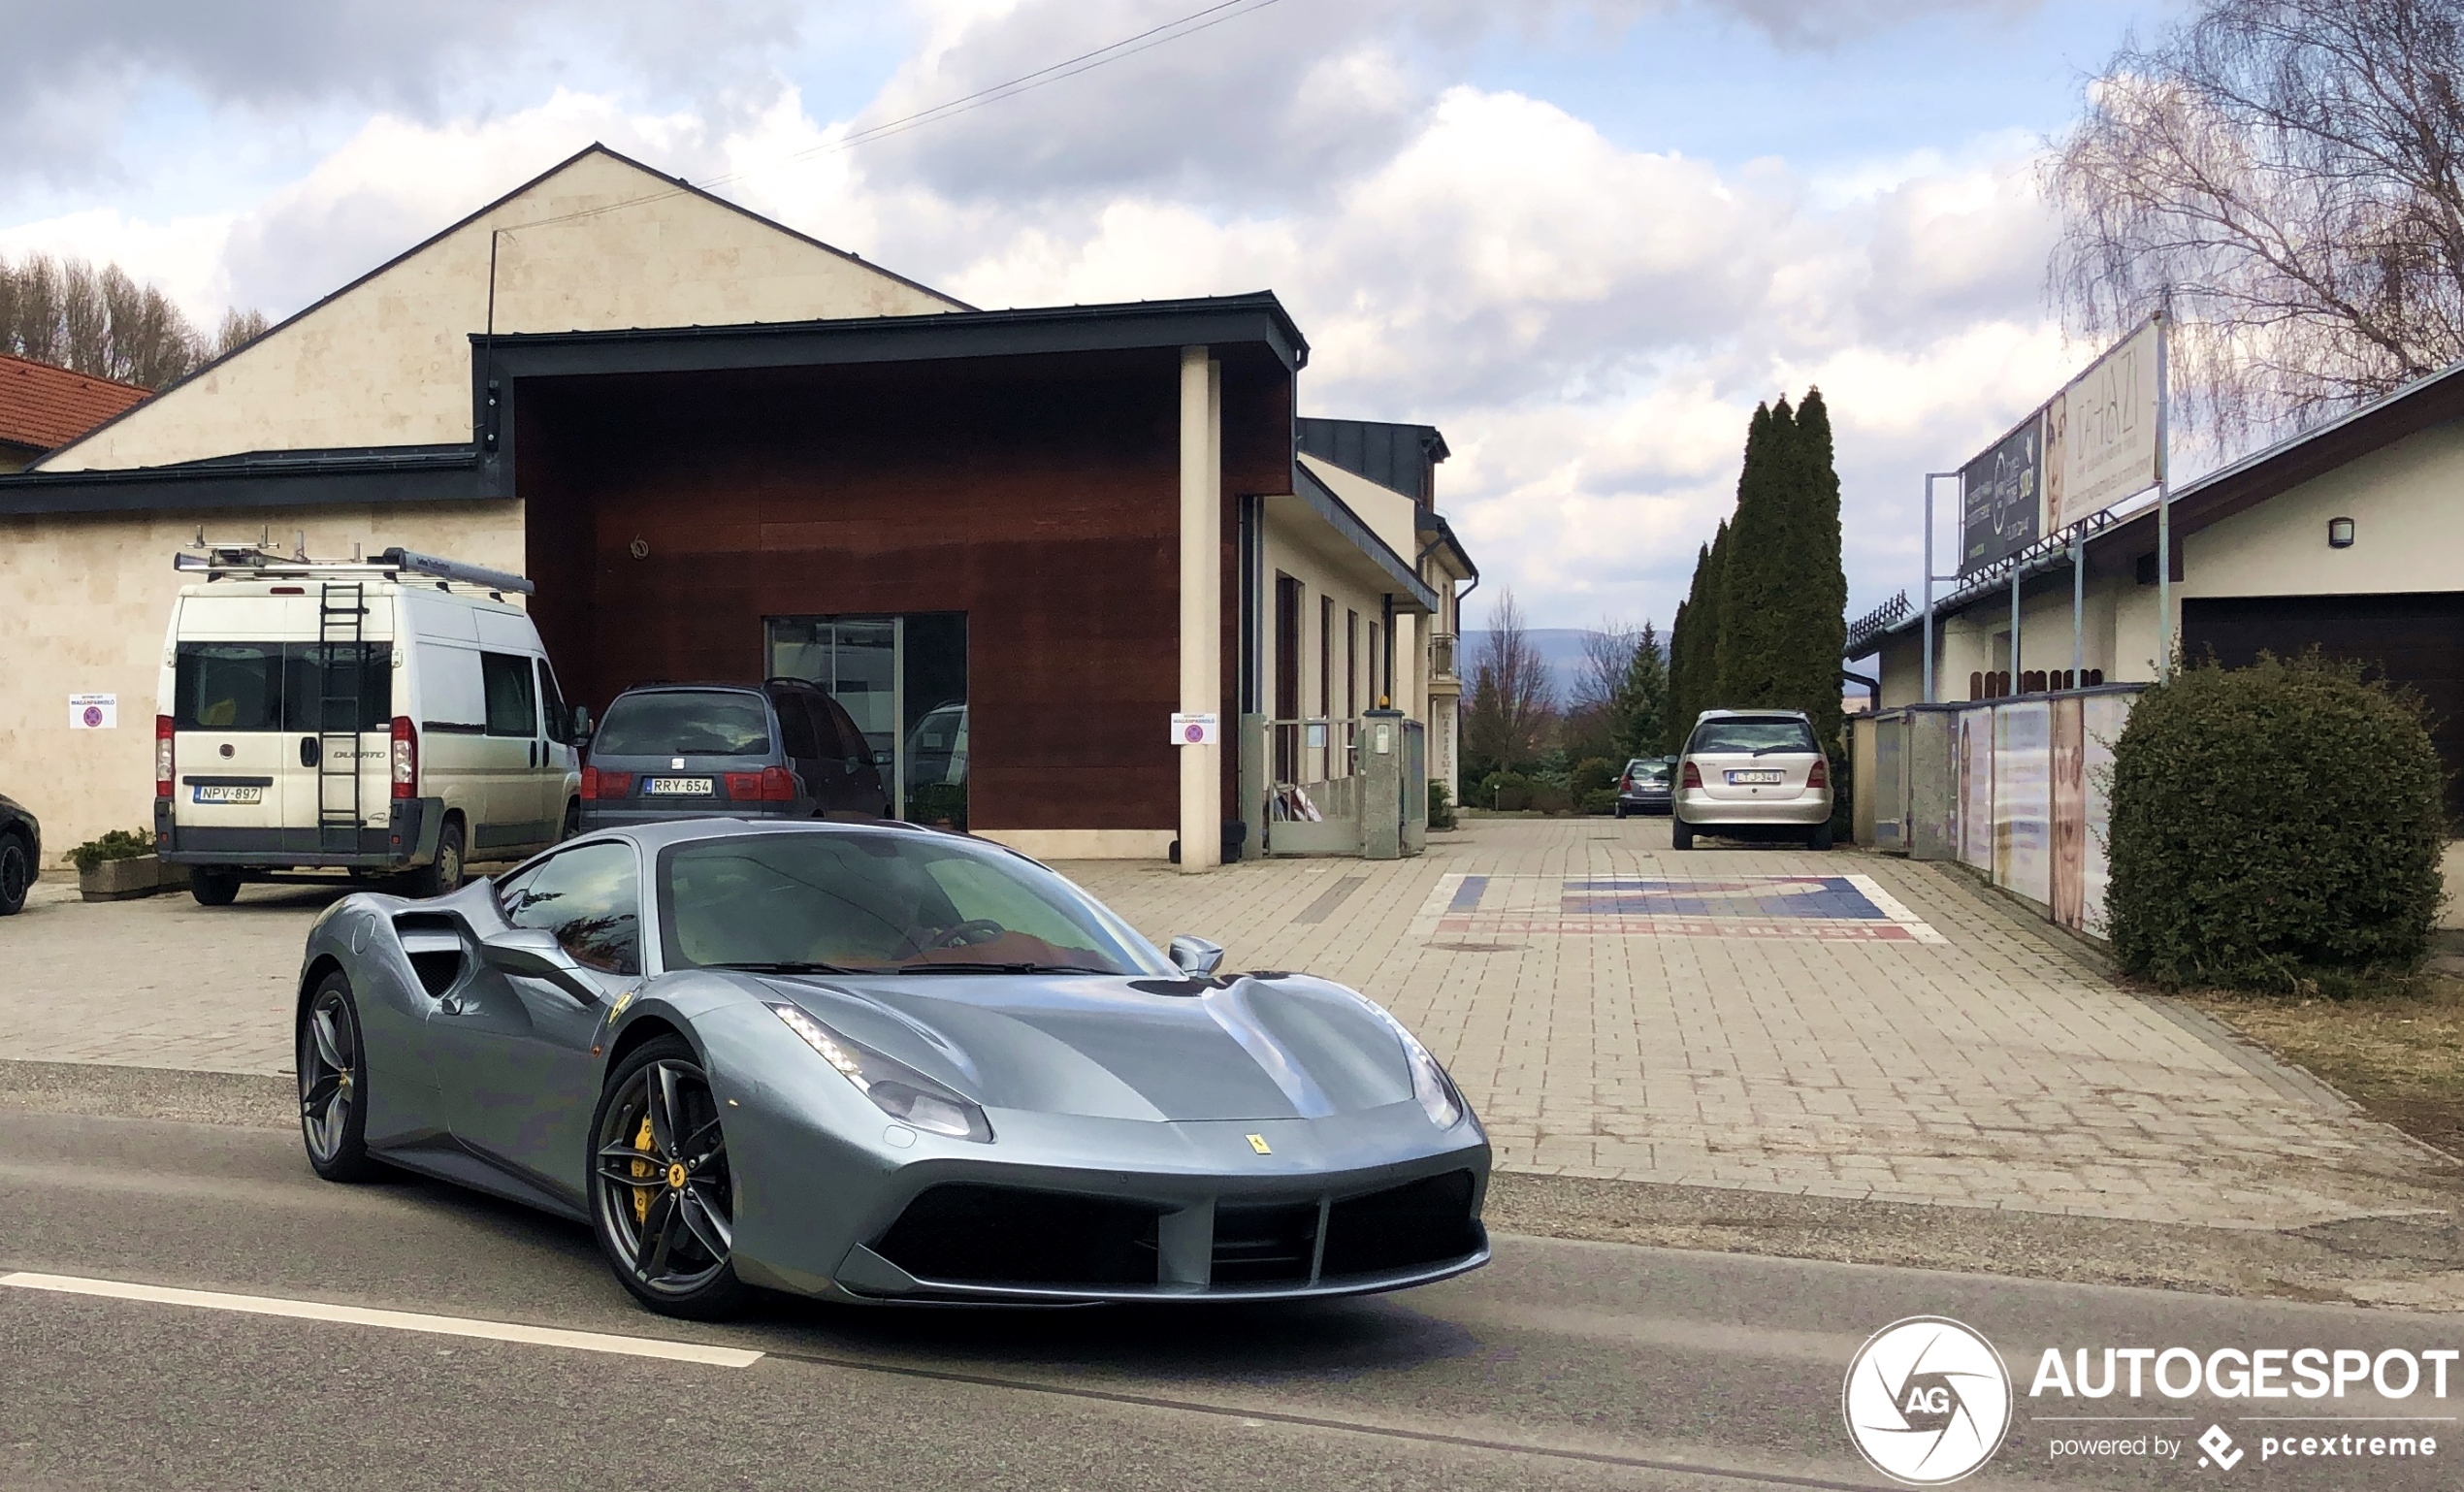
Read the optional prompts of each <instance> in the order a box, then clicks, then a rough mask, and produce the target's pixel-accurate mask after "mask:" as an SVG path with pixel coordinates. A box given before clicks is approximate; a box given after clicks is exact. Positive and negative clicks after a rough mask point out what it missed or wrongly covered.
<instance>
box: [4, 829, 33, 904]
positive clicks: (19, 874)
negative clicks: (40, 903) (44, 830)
mask: <svg viewBox="0 0 2464 1492" xmlns="http://www.w3.org/2000/svg"><path fill="white" fill-rule="evenodd" d="M33 885H34V857H33V856H32V855H31V854H28V853H27V851H26V846H25V836H24V835H22V834H0V917H7V916H8V915H10V914H11V913H13V912H15V911H16V910H17V909H18V908H19V907H22V906H24V905H25V893H26V890H27V889H28V888H29V887H31V886H33Z"/></svg>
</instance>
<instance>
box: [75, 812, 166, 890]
mask: <svg viewBox="0 0 2464 1492" xmlns="http://www.w3.org/2000/svg"><path fill="white" fill-rule="evenodd" d="M69 859H70V860H71V861H73V862H74V863H75V864H76V865H77V888H78V892H79V894H81V895H82V896H83V897H84V898H85V899H86V900H88V901H125V900H127V899H128V898H129V897H131V896H150V895H152V894H153V893H154V892H158V891H160V890H162V888H163V862H162V861H161V860H157V859H155V858H154V836H153V833H152V832H151V831H150V830H147V829H142V828H141V829H121V828H115V829H113V830H112V831H111V832H109V833H107V834H105V835H103V836H102V837H101V838H100V839H89V840H87V841H85V843H83V844H81V845H79V846H78V847H77V848H76V849H74V850H71V851H70V852H69Z"/></svg>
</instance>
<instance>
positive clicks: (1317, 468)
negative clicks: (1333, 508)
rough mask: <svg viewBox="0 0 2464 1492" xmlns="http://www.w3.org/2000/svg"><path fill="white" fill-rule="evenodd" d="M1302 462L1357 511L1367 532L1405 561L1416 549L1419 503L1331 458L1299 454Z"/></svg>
mask: <svg viewBox="0 0 2464 1492" xmlns="http://www.w3.org/2000/svg"><path fill="white" fill-rule="evenodd" d="M1300 462H1301V465H1302V466H1305V467H1307V468H1309V470H1310V471H1311V473H1312V474H1313V475H1314V476H1315V477H1316V478H1317V479H1318V480H1319V481H1321V482H1324V483H1325V484H1326V488H1327V490H1328V491H1330V492H1332V493H1333V494H1334V495H1335V496H1337V497H1339V498H1341V499H1343V500H1344V505H1345V506H1346V507H1348V508H1350V509H1351V510H1352V511H1353V512H1355V513H1357V514H1359V515H1360V521H1361V522H1362V523H1365V524H1367V525H1368V526H1369V532H1370V533H1372V534H1375V535H1378V537H1379V538H1382V539H1384V540H1385V541H1386V547H1387V548H1389V549H1391V550H1393V551H1394V552H1395V553H1396V555H1397V556H1399V557H1400V558H1401V559H1402V560H1403V562H1404V563H1405V564H1406V565H1409V564H1410V563H1411V559H1412V556H1413V555H1416V554H1418V553H1419V552H1420V535H1419V522H1420V509H1419V504H1418V503H1413V502H1412V501H1411V500H1410V498H1408V497H1405V496H1404V495H1403V494H1402V493H1400V492H1397V491H1395V490H1394V489H1393V488H1391V487H1381V486H1379V485H1378V483H1376V482H1373V481H1371V480H1370V479H1369V478H1367V477H1365V476H1360V475H1356V474H1354V473H1352V472H1350V471H1346V470H1344V469H1343V468H1341V467H1339V466H1336V465H1335V464H1334V463H1332V462H1328V461H1320V460H1318V459H1317V458H1316V457H1314V456H1309V455H1304V456H1302V457H1301V458H1300Z"/></svg>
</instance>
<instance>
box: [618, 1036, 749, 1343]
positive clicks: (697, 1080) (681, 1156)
mask: <svg viewBox="0 0 2464 1492" xmlns="http://www.w3.org/2000/svg"><path fill="white" fill-rule="evenodd" d="M591 1136H592V1142H591V1144H592V1153H591V1219H592V1223H593V1227H592V1231H593V1232H594V1233H595V1234H596V1235H597V1236H598V1238H599V1247H600V1252H601V1253H603V1254H605V1255H606V1256H607V1264H608V1267H609V1268H610V1269H612V1270H614V1271H615V1272H616V1279H617V1280H618V1281H619V1282H621V1283H622V1284H623V1285H624V1286H625V1288H626V1289H628V1290H631V1291H632V1293H633V1298H634V1299H635V1300H638V1301H640V1302H641V1303H642V1304H643V1305H645V1306H648V1307H649V1308H650V1309H651V1310H653V1311H656V1312H659V1313H661V1314H665V1315H679V1316H688V1317H692V1318H694V1319H697V1320H710V1319H713V1318H715V1317H719V1316H724V1315H728V1314H732V1313H733V1312H734V1311H735V1310H736V1308H737V1307H738V1306H740V1305H741V1304H742V1303H743V1299H744V1294H745V1286H744V1283H743V1281H739V1280H738V1279H737V1278H736V1273H735V1263H734V1249H735V1177H734V1173H733V1172H732V1171H731V1170H730V1169H729V1165H728V1141H727V1134H726V1131H725V1130H724V1129H723V1127H722V1126H721V1125H720V1122H719V1103H718V1099H717V1098H716V1097H714V1096H713V1095H712V1093H711V1091H710V1078H709V1075H708V1074H707V1073H705V1072H704V1071H703V1070H702V1068H701V1062H700V1059H699V1058H698V1057H697V1056H696V1055H695V1054H694V1050H693V1048H692V1047H691V1046H689V1045H688V1044H686V1043H685V1042H684V1041H683V1040H682V1039H681V1038H678V1037H673V1036H663V1037H660V1038H658V1039H657V1040H655V1041H651V1042H646V1043H644V1044H643V1046H642V1047H641V1049H640V1050H639V1051H636V1052H634V1053H633V1054H632V1055H631V1056H628V1057H627V1058H625V1060H624V1061H623V1063H621V1064H620V1065H619V1066H618V1067H617V1069H616V1071H615V1073H614V1074H613V1075H612V1076H610V1077H609V1078H608V1080H607V1088H606V1091H605V1092H604V1093H602V1094H601V1095H600V1100H599V1113H598V1115H597V1116H596V1117H595V1118H594V1119H593V1120H592V1123H591Z"/></svg>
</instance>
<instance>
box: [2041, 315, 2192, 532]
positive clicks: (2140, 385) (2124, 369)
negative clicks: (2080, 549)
mask: <svg viewBox="0 0 2464 1492" xmlns="http://www.w3.org/2000/svg"><path fill="white" fill-rule="evenodd" d="M2162 336H2163V332H2162V330H2161V328H2160V327H2159V326H2158V324H2157V323H2156V321H2155V320H2154V319H2150V320H2149V321H2147V322H2146V323H2145V324H2143V325H2142V326H2141V327H2140V328H2139V330H2137V331H2135V332H2133V333H2131V334H2130V335H2129V336H2128V337H2125V338H2124V339H2123V340H2122V341H2119V342H2117V343H2115V344H2114V346H2113V348H2112V349H2111V350H2110V351H2108V352H2106V353H2105V355H2104V356H2103V357H2100V358H2098V359H2096V361H2095V362H2094V363H2092V364H2091V365H2090V366H2089V369H2088V371H2087V372H2086V373H2081V374H2080V375H2079V376H2078V377H2076V378H2074V379H2072V380H2071V382H2070V385H2069V387H2067V388H2065V389H2063V390H2062V391H2061V392H2060V393H2059V394H2057V395H2055V396H2054V402H2053V403H2052V404H2049V405H2046V406H2045V527H2046V530H2047V531H2048V532H2051V533H2059V531H2061V530H2063V529H2066V528H2069V527H2070V526H2071V525H2072V524H2074V523H2077V522H2079V521H2080V520H2081V519H2083V518H2087V517H2090V516H2091V515H2093V514H2096V513H2100V512H2103V511H2104V510H2105V509H2106V508H2108V507H2111V506H2113V505H2114V504H2115V503H2119V502H2121V501H2122V500H2123V499H2124V498H2127V497H2131V496H2133V495H2134V494H2137V493H2141V492H2145V491H2146V490H2147V489H2149V488H2150V487H2153V486H2155V485H2156V342H2157V340H2158V339H2159V338H2160V337H2162Z"/></svg>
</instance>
